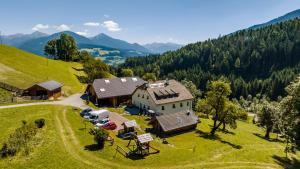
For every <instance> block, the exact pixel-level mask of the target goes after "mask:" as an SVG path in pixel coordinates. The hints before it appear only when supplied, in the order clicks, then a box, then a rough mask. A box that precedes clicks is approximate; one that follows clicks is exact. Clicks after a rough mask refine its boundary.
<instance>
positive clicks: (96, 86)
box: [86, 77, 146, 107]
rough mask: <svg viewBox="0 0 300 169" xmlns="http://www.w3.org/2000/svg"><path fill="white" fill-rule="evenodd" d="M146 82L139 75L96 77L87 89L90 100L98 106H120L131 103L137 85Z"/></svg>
mask: <svg viewBox="0 0 300 169" xmlns="http://www.w3.org/2000/svg"><path fill="white" fill-rule="evenodd" d="M145 83H146V82H145V81H144V80H142V79H140V78H139V77H121V78H117V77H114V78H106V79H95V80H94V82H93V83H92V84H89V85H88V86H87V89H86V93H87V94H88V97H89V100H90V101H92V102H94V104H96V105H98V106H100V105H101V106H114V107H115V106H118V105H120V104H121V103H127V104H130V103H131V96H132V94H133V92H134V91H135V90H136V88H137V87H139V86H141V85H143V84H145Z"/></svg>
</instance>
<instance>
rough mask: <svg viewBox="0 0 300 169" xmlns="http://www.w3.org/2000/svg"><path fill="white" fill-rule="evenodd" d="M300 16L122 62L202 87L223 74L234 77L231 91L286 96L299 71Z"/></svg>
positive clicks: (237, 94) (138, 70) (137, 71)
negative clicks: (288, 86) (286, 89)
mask: <svg viewBox="0 0 300 169" xmlns="http://www.w3.org/2000/svg"><path fill="white" fill-rule="evenodd" d="M299 35H300V20H299V19H294V20H289V21H286V22H282V23H280V24H276V25H271V26H267V27H264V28H261V29H256V30H251V29H248V30H242V31H239V32H236V33H234V34H230V35H227V36H223V37H220V38H217V39H209V40H206V41H204V42H198V43H194V44H189V45H187V46H184V47H182V48H181V49H179V50H176V51H174V52H166V53H164V54H162V55H156V56H148V57H140V58H138V57H135V58H128V59H127V61H126V62H125V63H124V65H123V67H129V68H132V69H133V70H134V72H135V74H136V75H139V76H143V74H144V73H146V72H147V73H149V72H152V73H155V75H156V76H158V77H159V78H175V79H177V80H183V79H187V80H191V81H193V82H194V83H195V84H196V85H197V86H198V87H199V88H200V89H201V90H205V89H206V86H207V82H208V81H210V80H213V79H217V78H219V77H221V76H225V77H227V78H228V79H229V80H230V81H231V85H232V86H231V87H232V90H233V94H232V96H233V97H240V96H241V95H242V96H244V97H248V95H249V94H251V95H252V96H254V95H256V94H266V95H268V96H269V97H270V98H272V99H277V97H278V96H280V95H281V96H283V95H284V94H285V93H284V87H285V86H286V85H288V84H289V83H290V82H291V81H292V80H293V79H294V78H295V76H296V75H297V74H298V73H299V72H300V36H299Z"/></svg>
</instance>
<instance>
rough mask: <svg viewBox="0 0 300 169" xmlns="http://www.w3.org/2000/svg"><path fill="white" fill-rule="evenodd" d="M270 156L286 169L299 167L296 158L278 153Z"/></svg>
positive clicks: (299, 162) (299, 163)
mask: <svg viewBox="0 0 300 169" xmlns="http://www.w3.org/2000/svg"><path fill="white" fill-rule="evenodd" d="M272 158H273V159H274V160H275V162H276V163H277V164H278V165H280V166H282V167H283V168H286V169H299V168H300V161H299V160H298V159H296V158H294V157H293V158H291V159H290V158H286V157H280V156H278V155H273V156H272Z"/></svg>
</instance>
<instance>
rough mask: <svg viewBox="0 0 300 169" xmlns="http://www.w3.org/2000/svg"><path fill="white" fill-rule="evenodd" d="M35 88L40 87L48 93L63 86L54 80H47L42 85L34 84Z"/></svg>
mask: <svg viewBox="0 0 300 169" xmlns="http://www.w3.org/2000/svg"><path fill="white" fill-rule="evenodd" d="M36 85H37V86H40V87H42V88H44V89H46V90H48V91H53V90H56V89H58V88H61V87H62V86H63V84H61V83H59V82H57V81H55V80H49V81H46V82H42V83H38V84H36Z"/></svg>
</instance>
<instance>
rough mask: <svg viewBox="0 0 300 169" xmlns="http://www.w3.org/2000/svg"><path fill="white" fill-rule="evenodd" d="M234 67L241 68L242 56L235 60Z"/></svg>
mask: <svg viewBox="0 0 300 169" xmlns="http://www.w3.org/2000/svg"><path fill="white" fill-rule="evenodd" d="M234 67H235V68H240V67H241V60H240V58H237V59H236V60H235V63H234Z"/></svg>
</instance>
